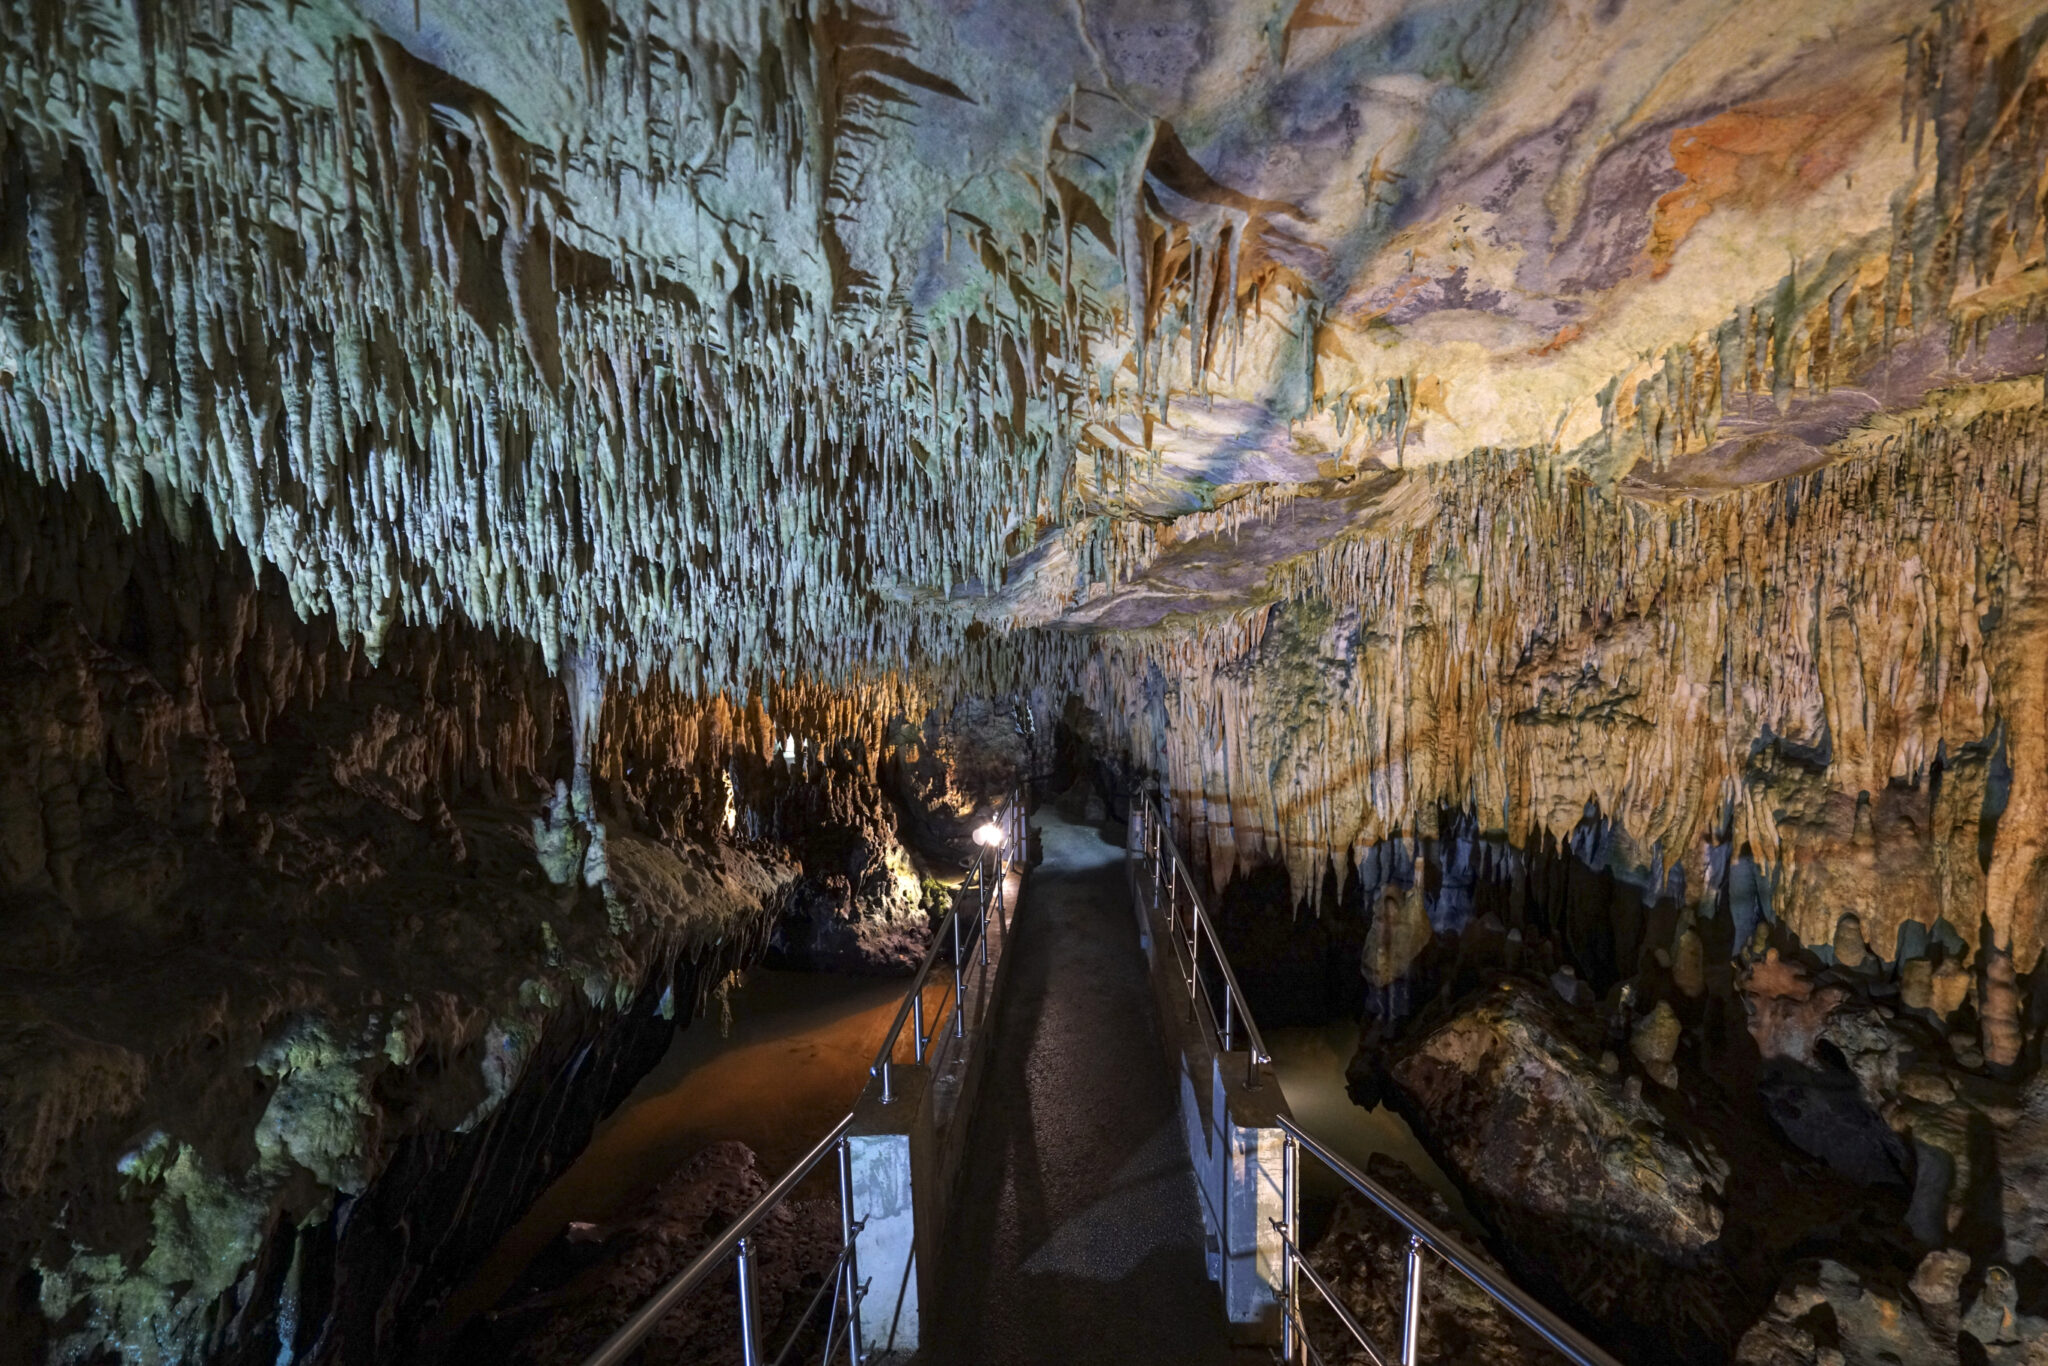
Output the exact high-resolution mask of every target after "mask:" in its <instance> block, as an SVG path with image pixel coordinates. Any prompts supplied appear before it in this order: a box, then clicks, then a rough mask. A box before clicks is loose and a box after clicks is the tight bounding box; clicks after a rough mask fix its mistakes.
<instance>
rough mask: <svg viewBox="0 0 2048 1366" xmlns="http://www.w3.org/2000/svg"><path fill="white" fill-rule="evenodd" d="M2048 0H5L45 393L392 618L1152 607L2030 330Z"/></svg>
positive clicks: (1780, 417)
mask: <svg viewBox="0 0 2048 1366" xmlns="http://www.w3.org/2000/svg"><path fill="white" fill-rule="evenodd" d="M2037 8H2038V7H2037V6H2033V5H2029V4H2025V3H2003V4H2001V3H1993V2H1992V0H1985V2H1984V3H1979V4H1976V5H1973V6H1964V5H1958V4H1949V5H1944V6H1940V7H1938V8H1930V7H1929V6H1928V5H1927V4H1925V3H1924V2H1923V0H1845V2H1842V3H1810V4H1803V5H1785V4H1779V3H1769V2H1766V0H1722V2H1718V3H1708V2H1707V0H1694V2H1693V3H1686V4H1681V5H1665V4H1648V3H1640V2H1639V0H1597V2H1594V3H1548V4H1545V3H1494V2H1492V0H1453V2H1452V3H1412V4H1399V3H1378V2H1368V0H1291V2H1290V0H1272V2H1271V3H1252V2H1247V3H1230V4H1225V3H1200V2H1199V0H1186V2H1185V3H1164V2H1160V3H1155V2H1152V0H1121V2H1105V0H1067V3H1064V4H1047V5H1018V4H1015V3H1012V2H1011V0H946V2H945V3H925V4H908V3H899V4H890V3H886V0H877V3H876V4H875V5H874V6H873V7H868V6H863V5H859V4H853V3H838V2H835V0H817V3H811V4H801V3H799V4H782V5H775V4H768V5H759V4H745V3H705V4H700V5H694V6H691V5H684V4H681V3H676V2H675V0H663V3H659V4H657V3H655V2H654V0H622V2H621V3H618V4H614V5H609V6H608V5H606V4H604V3H602V2H601V0H566V2H565V0H360V3H355V4H347V3H340V2H339V0H275V2H274V3H273V2H272V0H201V2H198V3H194V2H192V0H178V2H174V3H166V4H151V3H148V0H130V2H129V3H105V2H102V0H84V2H75V0H65V2H64V3H56V2H55V0H10V3H8V4H7V5H6V6H5V7H4V9H0V25H4V39H0V60H4V61H5V63H6V72H5V76H4V79H0V185H4V194H5V196H6V203H5V206H4V211H0V277H4V279H5V280H6V282H7V284H6V295H7V297H6V306H5V308H4V309H0V431H4V439H5V441H6V444H7V446H8V448H9V450H10V451H11V454H12V458H13V459H15V460H17V461H19V462H21V463H22V464H24V465H26V466H28V467H30V468H31V469H32V470H33V471H34V472H35V473H36V474H37V475H38V476H40V477H42V478H45V479H55V480H60V481H74V480H77V479H79V478H81V477H84V476H86V475H87V474H91V475H96V476H97V477H98V478H100V479H102V480H104V481H105V483H106V485H107V487H108V488H109V490H110V491H111V492H112V493H113V496H114V498H115V501H116V503H117V504H118V505H119V506H120V507H121V508H122V509H123V510H124V513H125V515H127V516H128V517H130V518H131V519H136V518H140V517H141V516H142V515H143V513H144V511H145V509H146V508H148V507H152V506H153V507H156V508H160V509H161V510H162V511H163V512H164V513H165V514H167V515H168V516H170V517H171V518H172V519H173V521H174V522H176V523H177V524H178V525H179V526H181V527H185V528H188V529H191V530H193V531H194V532H195V534H196V532H197V530H198V529H199V528H202V527H203V528H205V529H206V530H207V534H211V535H214V536H216V537H218V538H220V539H221V540H223V541H226V542H231V543H234V544H237V545H239V546H241V547H243V548H244V549H245V550H246V551H247V552H248V553H249V554H250V555H251V556H252V558H254V559H257V560H259V561H261V562H263V563H266V564H268V565H271V566H274V567H275V568H276V570H277V571H278V572H279V574H280V576H281V579H282V581H283V583H284V584H285V585H286V586H287V587H288V589H289V591H290V593H291V595H292V598H293V601H294V603H295V605H296V606H297V607H298V609H299V610H300V611H301V612H302V613H304V614H307V615H317V614H321V613H326V612H332V613H333V614H334V616H335V617H336V619H337V621H338V623H339V625H340V627H341V629H342V630H343V632H344V634H345V635H346V636H347V637H349V638H354V639H360V640H361V641H362V642H363V643H364V645H365V646H366V647H367V648H368V649H369V650H370V652H371V653H372V654H373V655H374V654H375V653H376V651H377V649H378V648H379V646H380V645H381V643H382V641H383V640H384V638H385V636H386V635H387V633H388V632H389V631H390V630H391V629H392V628H393V626H394V625H397V624H400V623H415V622H434V621H439V620H443V619H446V618H449V617H451V616H455V615H457V614H460V615H462V616H464V617H467V618H468V619H470V620H472V621H475V622H477V623H480V624H484V625H487V626H492V627H497V628H501V629H504V630H506V631H509V632H511V633H515V634H517V635H520V636H524V637H527V638H530V639H532V640H535V641H537V642H539V643H540V644H541V645H542V646H543V648H544V649H545V650H547V651H548V653H549V656H550V658H551V659H553V660H557V661H559V660H560V659H562V658H564V657H567V656H570V655H578V656H584V657H588V658H590V659H592V660H593V661H595V662H596V663H598V664H599V665H601V666H602V668H603V669H604V670H605V671H606V672H607V673H610V674H613V675H617V676H624V677H629V678H641V679H644V678H648V677H651V676H656V675H663V674H666V675H668V676H670V677H672V678H673V679H675V680H676V681H678V682H679V683H681V684H683V685H684V686H686V687H688V688H691V689H697V690H716V689H722V688H746V687H749V686H753V685H756V684H758V683H760V682H761V681H762V680H763V679H765V678H768V677H772V676H775V675H781V674H790V673H806V674H812V675H819V676H825V677H834V678H844V677H847V676H852V675H873V674H876V673H880V672H886V671H888V670H891V669H894V668H898V667H900V666H902V665H904V664H906V663H911V662H914V661H916V660H917V659H919V658H928V657H931V656H933V655H935V654H942V653H944V652H945V651H947V650H948V649H950V648H952V647H953V646H956V645H957V644H958V643H959V642H961V641H962V640H963V639H964V638H966V637H968V636H970V635H979V634H980V633H981V631H982V630H983V629H985V628H987V627H990V626H993V627H996V628H998V630H999V632H1000V630H1001V628H1016V627H1020V626H1043V625H1054V626H1065V627H1087V628H1093V629H1096V630H1100V629H1105V628H1117V627H1125V628H1138V627H1153V626H1156V625H1158V624H1159V623H1161V622H1163V621H1167V620H1169V619H1172V618H1175V617H1176V616H1178V615H1183V614H1187V613H1199V612H1201V611H1204V610H1207V609H1214V608H1230V607H1241V606H1243V605H1245V604H1247V603H1255V602H1258V601H1260V600H1261V597H1262V595H1270V593H1271V592H1272V591H1273V590H1272V582H1273V575H1274V573H1275V572H1276V570H1277V569H1280V568H1283V567H1284V566H1285V565H1287V564H1289V563H1291V562H1294V561H1297V560H1299V559H1300V558H1301V557H1302V556H1304V555H1308V554H1311V553H1312V552H1314V551H1315V550H1316V549H1317V548H1318V547H1319V546H1325V545H1327V544H1329V543H1330V542H1332V541H1333V540H1335V539H1337V538H1340V537H1343V536H1347V535H1350V536H1356V535H1360V534H1370V532H1371V529H1372V528H1373V527H1374V526H1376V525H1381V524H1387V523H1389V522H1393V523H1399V522H1400V521H1401V519H1402V518H1404V517H1408V518H1409V519H1410V520H1412V519H1413V517H1414V516H1415V515H1416V513H1415V511H1414V509H1415V508H1416V506H1417V505H1418V504H1419V503H1420V502H1427V501H1428V500H1429V499H1430V498H1431V497H1432V496H1433V495H1431V494H1430V493H1429V491H1428V488H1429V486H1428V485H1426V484H1422V483H1417V482H1416V474H1417V472H1418V471H1424V470H1427V469H1429V468H1430V467H1441V466H1445V465H1456V464H1457V463H1458V462H1469V461H1470V460H1472V459H1473V458H1474V457H1475V454H1484V453H1487V452H1496V451H1516V452H1520V453H1522V456H1523V458H1526V459H1528V460H1531V461H1534V462H1536V463H1538V464H1540V465H1541V466H1542V467H1543V468H1545V469H1546V470H1549V471H1552V472H1553V473H1556V474H1557V475H1558V477H1566V478H1569V479H1576V480H1580V481H1591V482H1592V483H1594V484H1597V485H1599V486H1600V487H1602V488H1604V489H1608V490H1610V491H1611V492H1612V493H1613V495H1614V496H1616V497H1623V498H1635V499H1639V500H1644V501H1647V502H1658V503H1664V502H1669V501H1670V500H1673V499H1688V498H1691V499H1700V498H1711V497H1714V496H1717V495H1719V494H1721V493H1725V492H1726V491H1728V490H1730V489H1733V488H1739V487H1741V486H1744V485H1746V484H1753V483H1757V482H1760V481H1764V480H1770V479H1778V478H1782V477H1783V476H1785V475H1786V474H1789V473H1795V472H1799V471H1801V470H1805V469H1809V468H1811V467H1813V466H1815V465H1816V464H1818V463H1822V462H1824V461H1826V460H1827V459H1828V458H1829V456H1828V454H1827V452H1828V450H1829V449H1830V447H1831V446H1832V445H1833V444H1834V443H1836V442H1837V441H1839V440H1840V439H1841V438H1843V437H1844V436H1845V434H1847V433H1849V432H1850V431H1852V430H1853V429H1855V428H1856V427H1857V426H1858V424H1862V423H1867V422H1868V421H1870V420H1871V419H1872V418H1873V416H1874V415H1876V414H1878V413H1879V411H1880V410H1882V409H1885V408H1902V407H1906V406H1910V405H1911V404H1912V403H1915V402H1918V401H1919V400H1920V398H1921V396H1922V395H1923V394H1925V393H1926V392H1927V391H1928V390H1929V389H1930V388H1932V387H1933V386H1934V385H1935V384H1936V383H1937V382H1938V381H1940V380H1943V379H1944V378H1953V377H1954V375H1955V374H1956V373H1957V370H1958V367H1961V368H1962V369H1963V370H1964V371H1966V372H1967V375H1968V376H1969V377H1972V378H1976V379H1980V380H1987V381H1989V380H1998V379H2001V378H2010V377H2011V376H2014V375H2019V374H2028V373H2034V372H2038V370H2039V369H2040V357H2039V354H2038V345H2037V344H2031V343H2032V341H2033V335H2034V334H2032V333H2028V334H2027V337H2026V341H2025V342H2022V341H2021V340H2018V339H2017V338H2018V336H2019V334H2018V332H2017V331H2016V329H2015V321H2016V320H2018V321H2026V320H2030V319H2032V318H2034V317H2035V316H2037V308H2038V300H2039V297H2040V293H2041V285H2042V282H2043V276H2044V271H2043V268H2042V266H2041V264H2040V261H2041V253H2040V248H2039V244H2038V238H2039V224H2038V220H2039V218H2040V213H2039V203H2040V186H2041V160H2042V148H2043V146H2044V139H2048V99H2044V98H2043V95H2042V84H2043V79H2042V76H2041V75H2040V62H2039V60H2038V58H2039V53H2040V48H2041V46H2042V42H2043V38H2044V36H2048V21H2044V19H2043V17H2042V16H2041V15H2040V14H2039V13H2038V12H2037ZM1404 509H1407V511H1405V512H1404Z"/></svg>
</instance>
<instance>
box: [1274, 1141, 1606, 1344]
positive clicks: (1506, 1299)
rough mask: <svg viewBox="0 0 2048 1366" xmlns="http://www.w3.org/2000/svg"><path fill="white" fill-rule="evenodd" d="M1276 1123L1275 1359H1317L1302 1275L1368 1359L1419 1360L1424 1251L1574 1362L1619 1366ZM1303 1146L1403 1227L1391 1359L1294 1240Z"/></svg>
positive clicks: (1354, 1172)
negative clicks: (1403, 1259) (1280, 1145)
mask: <svg viewBox="0 0 2048 1366" xmlns="http://www.w3.org/2000/svg"><path fill="white" fill-rule="evenodd" d="M1279 1123H1280V1130H1281V1132H1282V1133H1284V1134H1286V1135H1287V1146H1286V1149H1285V1151H1284V1155H1283V1156H1282V1158H1281V1178H1280V1184H1281V1197H1280V1200H1281V1206H1282V1208H1283V1209H1285V1211H1286V1213H1287V1221H1286V1223H1285V1224H1280V1225H1277V1226H1276V1227H1277V1230H1278V1232H1279V1234H1280V1240H1281V1243H1280V1245H1281V1258H1282V1261H1281V1278H1282V1282H1283V1287H1282V1294H1281V1299H1282V1310H1283V1312H1284V1314H1285V1318H1284V1319H1283V1320H1282V1321H1281V1334H1282V1338H1281V1350H1280V1357H1281V1360H1283V1361H1287V1362H1307V1361H1311V1360H1314V1361H1320V1360H1322V1354H1321V1353H1320V1352H1318V1351H1317V1350H1316V1348H1315V1346H1314V1345H1313V1344H1312V1343H1310V1342H1309V1340H1308V1332H1307V1327H1306V1325H1305V1324H1304V1323H1303V1322H1302V1315H1301V1294H1300V1287H1299V1281H1298V1280H1297V1278H1300V1279H1302V1280H1306V1281H1308V1283H1309V1285H1310V1286H1311V1287H1312V1288H1313V1289H1314V1290H1315V1291H1316V1293H1317V1294H1318V1295H1319V1296H1321V1297H1322V1299H1323V1301H1324V1302H1325V1303H1327V1304H1328V1305H1329V1306H1330V1308H1331V1309H1332V1310H1334V1311H1336V1316H1337V1321H1338V1322H1339V1323H1340V1324H1342V1325H1343V1326H1344V1328H1345V1330H1346V1331H1347V1332H1348V1333H1349V1334H1350V1335H1351V1337H1352V1339H1353V1340H1354V1341H1355V1342H1357V1344H1358V1345H1359V1346H1360V1347H1361V1348H1363V1349H1364V1350H1365V1354H1366V1355H1367V1356H1368V1357H1370V1358H1372V1360H1373V1361H1374V1362H1376V1363H1379V1364H1380V1366H1392V1364H1393V1363H1394V1362H1397V1361H1398V1362H1399V1363H1400V1366H1419V1363H1420V1362H1421V1360H1422V1342H1421V1337H1422V1271H1423V1260H1422V1254H1423V1252H1424V1251H1425V1250H1427V1251H1430V1252H1434V1253H1435V1254H1436V1255H1437V1256H1439V1257H1441V1258H1442V1259H1443V1260H1444V1261H1445V1262H1447V1263H1449V1264H1450V1266H1451V1267H1452V1268H1454V1269H1455V1270H1457V1271H1458V1272H1460V1273H1462V1274H1463V1275H1464V1276H1465V1278H1466V1279H1467V1280H1469V1281H1471V1282H1472V1283H1473V1284H1474V1285H1476V1286H1478V1287H1479V1288H1480V1289H1481V1290H1483V1291H1485V1292H1486V1293H1487V1295H1489V1296H1490V1297H1491V1298H1492V1299H1493V1300H1494V1302H1495V1303H1497V1304H1499V1305H1500V1307H1501V1308H1503V1309H1505V1310H1507V1311H1508V1312H1509V1313H1510V1314H1513V1315H1514V1316H1515V1317H1516V1318H1518V1319H1520V1320H1521V1321H1522V1322H1523V1324H1525V1325H1526V1326H1527V1327H1528V1328H1529V1330H1530V1331H1531V1332H1533V1333H1535V1334H1536V1336H1538V1337H1540V1338H1542V1339H1543V1340H1544V1341H1545V1342H1547V1343H1549V1344H1550V1345H1551V1346H1552V1347H1554V1348H1556V1349H1557V1351H1558V1352H1560V1353H1561V1354H1562V1355H1563V1356H1564V1357H1565V1358H1566V1359H1567V1360H1570V1361H1574V1362H1577V1363H1579V1366H1617V1363H1616V1362H1615V1360H1614V1358H1613V1357H1611V1356H1609V1355H1608V1354H1607V1353H1605V1352H1603V1351H1601V1350H1600V1348H1598V1347H1596V1346H1594V1345H1593V1343H1592V1342H1590V1341H1588V1340H1587V1338H1586V1336H1585V1335H1584V1334H1583V1333H1581V1332H1579V1331H1578V1330H1577V1329H1576V1328H1573V1327H1572V1326H1571V1325H1570V1324H1568V1323H1566V1322H1565V1321H1564V1320H1563V1319H1561V1318H1559V1317H1558V1316H1557V1315H1556V1314H1553V1313H1552V1312H1551V1311H1550V1310H1548V1309H1546V1308H1545V1307H1544V1306H1543V1305H1541V1304H1539V1303H1537V1302H1536V1300H1535V1299H1534V1298H1533V1297H1531V1296H1530V1294H1529V1292H1528V1291H1526V1290H1524V1289H1522V1288H1521V1287H1520V1286H1518V1285H1516V1284H1515V1283H1514V1282H1513V1281H1510V1280H1509V1279H1508V1278H1507V1277H1505V1276H1503V1275H1502V1274H1501V1273H1500V1272H1498V1271H1495V1270H1494V1269H1493V1268H1492V1267H1490V1266H1488V1265H1487V1264H1486V1263H1485V1262H1483V1261H1481V1260H1479V1258H1477V1257H1475V1256H1474V1255H1473V1254H1472V1252H1471V1251H1470V1250H1469V1249H1468V1248H1466V1247H1465V1245H1464V1244H1463V1243H1461V1242H1459V1241H1458V1240H1457V1239H1456V1238H1454V1237H1452V1236H1451V1235H1450V1234H1448V1233H1446V1232H1444V1230H1442V1229H1441V1228H1438V1227H1437V1226H1436V1225H1435V1224H1434V1223H1432V1222H1430V1220H1429V1219H1428V1218H1426V1217H1424V1216H1423V1215H1422V1214H1421V1213H1420V1212H1418V1211H1417V1210H1416V1209H1415V1208H1414V1207H1413V1206H1412V1205H1410V1204H1408V1203H1407V1202H1406V1201H1405V1200H1403V1199H1401V1197H1400V1196H1398V1195H1396V1194H1394V1193H1393V1192H1392V1191H1390V1190H1388V1189H1387V1188H1386V1187H1385V1186H1382V1185H1381V1184H1380V1183H1379V1182H1377V1181H1375V1180H1373V1179H1372V1178H1371V1177H1369V1176H1367V1175H1366V1174H1365V1173H1364V1172H1361V1171H1359V1170H1358V1168H1356V1167H1354V1166H1352V1165H1351V1164H1350V1163H1349V1162H1346V1161H1345V1160H1344V1159H1343V1158H1341V1157H1339V1156H1338V1155H1337V1154H1335V1153H1333V1152H1331V1151H1330V1150H1329V1149H1328V1148H1326V1147H1324V1146H1323V1145H1322V1144H1321V1143H1320V1142H1318V1141H1317V1140H1316V1139H1315V1138H1314V1136H1312V1135H1311V1134H1309V1133H1308V1132H1307V1131H1306V1130H1304V1129H1303V1128H1302V1127H1301V1126H1300V1125H1299V1124H1296V1123H1295V1122H1294V1120H1293V1119H1292V1118H1290V1117H1289V1116H1286V1115H1282V1116H1280V1119H1279ZM1304 1152H1305V1153H1307V1154H1308V1155H1309V1156H1311V1157H1313V1158H1315V1159H1316V1161H1318V1162H1320V1163H1322V1164H1323V1165H1324V1166H1325V1167H1328V1168H1329V1169H1330V1170H1331V1171H1333V1172H1335V1173H1336V1174H1337V1175H1338V1176H1339V1177H1341V1178H1342V1179H1343V1180H1344V1182H1345V1183H1346V1184H1347V1185H1349V1186H1350V1187H1351V1188H1352V1189H1353V1190H1355V1191H1357V1192H1358V1193H1359V1194H1360V1195H1362V1196H1364V1197H1365V1198H1366V1199H1368V1200H1370V1201H1371V1202H1372V1203H1373V1204H1375V1205H1377V1206H1378V1207H1379V1208H1380V1209H1381V1210H1383V1211H1384V1212H1385V1213H1386V1214H1388V1215H1389V1216H1390V1217H1392V1219H1393V1220H1394V1222H1395V1223H1397V1224H1399V1225H1400V1226H1401V1227H1402V1228H1403V1229H1405V1230H1406V1231H1407V1234H1408V1261H1407V1268H1406V1275H1405V1277H1404V1281H1403V1284H1402V1293H1401V1354H1400V1356H1398V1357H1389V1356H1388V1355H1387V1354H1386V1352H1385V1350H1384V1349H1383V1348H1382V1347H1381V1346H1380V1345H1379V1344H1377V1343H1375V1342H1373V1340H1372V1338H1371V1336H1370V1335H1369V1334H1367V1332H1366V1331H1365V1329H1364V1328H1363V1327H1361V1326H1360V1325H1359V1322H1358V1320H1357V1318H1356V1317H1354V1316H1353V1315H1352V1313H1351V1311H1350V1310H1349V1309H1348V1308H1346V1307H1345V1305H1344V1302H1343V1301H1342V1300H1340V1299H1339V1298H1338V1297H1337V1295H1336V1293H1335V1292H1334V1291H1333V1290H1332V1289H1331V1288H1330V1285H1329V1283H1328V1282H1327V1281H1325V1280H1324V1279H1323V1278H1322V1277H1321V1276H1319V1275H1317V1274H1316V1272H1315V1269H1314V1268H1313V1267H1311V1266H1310V1265H1309V1264H1308V1263H1307V1262H1306V1261H1305V1260H1304V1259H1303V1257H1302V1254H1301V1249H1300V1247H1299V1246H1298V1245H1297V1244H1296V1242H1295V1238H1296V1230H1297V1229H1298V1227H1299V1223H1298V1215H1297V1213H1296V1206H1297V1202H1298V1199H1299V1196H1300V1191H1301V1176H1300V1167H1301V1154H1303V1153H1304Z"/></svg>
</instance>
